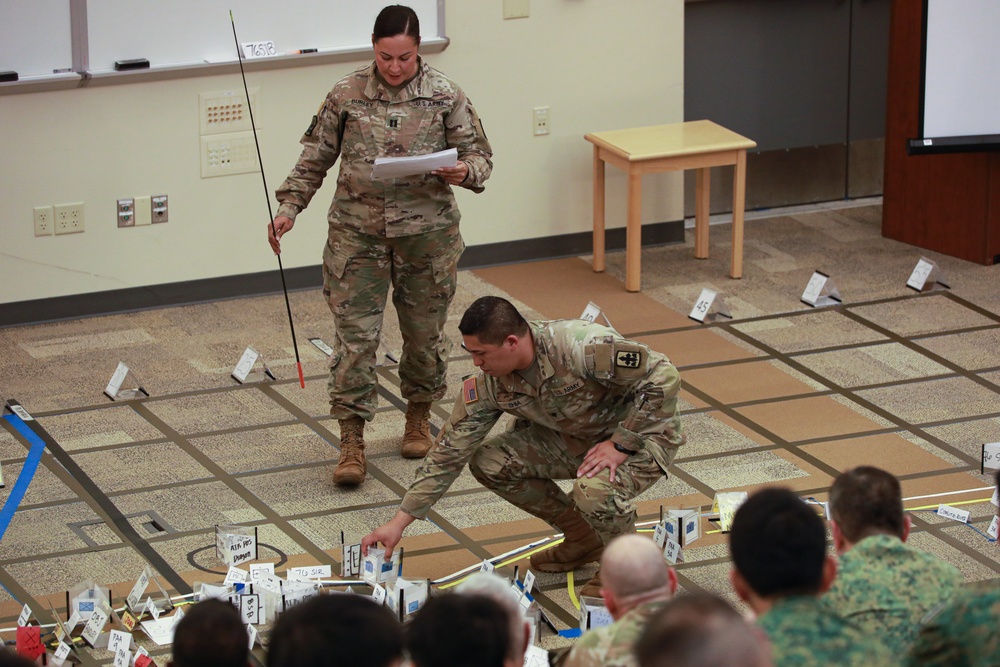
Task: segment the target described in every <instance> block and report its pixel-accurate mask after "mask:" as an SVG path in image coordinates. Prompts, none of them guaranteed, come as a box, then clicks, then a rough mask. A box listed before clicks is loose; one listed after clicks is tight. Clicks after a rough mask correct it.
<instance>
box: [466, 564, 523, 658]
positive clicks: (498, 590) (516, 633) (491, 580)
mask: <svg viewBox="0 0 1000 667" xmlns="http://www.w3.org/2000/svg"><path fill="white" fill-rule="evenodd" d="M455 592H456V593H458V594H459V595H482V596H484V597H488V598H490V599H492V600H493V601H494V602H496V603H498V604H499V605H500V606H501V607H503V610H504V611H505V612H506V613H507V619H508V624H509V626H510V630H509V632H510V647H509V648H508V650H507V658H508V659H510V660H513V661H514V663H515V664H517V665H520V664H522V663H523V662H524V652H525V651H526V650H527V649H528V642H529V641H531V622H530V621H529V620H528V619H526V618H525V617H524V611H523V610H522V609H521V604H520V598H519V596H518V595H517V593H515V592H514V589H512V588H511V587H510V583H508V582H507V580H506V579H504V578H503V577H501V576H499V575H497V574H492V573H489V574H488V573H486V572H476V573H475V574H473V575H472V576H470V577H469V578H468V579H466V580H465V581H463V582H462V583H461V584H459V585H458V586H456V587H455Z"/></svg>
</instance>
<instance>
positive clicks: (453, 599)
mask: <svg viewBox="0 0 1000 667" xmlns="http://www.w3.org/2000/svg"><path fill="white" fill-rule="evenodd" d="M510 630H511V626H510V618H509V616H508V615H507V612H505V611H504V609H503V607H501V606H500V603H499V602H497V601H495V600H493V599H492V598H489V597H486V596H485V595H476V594H471V593H470V594H461V593H445V594H443V595H438V596H435V597H432V598H430V599H429V600H428V601H427V602H426V603H425V604H424V606H423V607H421V608H420V610H419V611H418V612H417V615H416V616H414V617H413V620H412V621H410V622H409V624H408V625H407V626H406V650H407V653H409V655H410V660H411V661H412V662H413V667H521V663H520V662H517V661H516V659H515V658H512V657H511V655H510V646H511V640H510ZM357 664H359V665H363V664H364V663H357ZM269 667H270V666H269Z"/></svg>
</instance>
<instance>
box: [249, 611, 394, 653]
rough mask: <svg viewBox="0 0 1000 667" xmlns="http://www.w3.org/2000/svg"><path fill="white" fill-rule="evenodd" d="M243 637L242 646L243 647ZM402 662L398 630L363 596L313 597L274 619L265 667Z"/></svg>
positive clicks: (388, 617)
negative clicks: (266, 666)
mask: <svg viewBox="0 0 1000 667" xmlns="http://www.w3.org/2000/svg"><path fill="white" fill-rule="evenodd" d="M245 635H246V633H244V640H243V645H244V646H246V639H245ZM402 658H403V631H402V628H401V627H400V625H399V622H398V621H397V620H396V619H395V618H394V617H393V615H392V613H391V612H390V611H389V610H388V609H386V608H385V607H383V606H381V605H379V604H376V603H375V602H374V601H373V600H372V599H371V598H370V597H368V596H367V595H347V594H343V593H332V594H325V595H317V596H315V597H312V598H310V599H308V600H306V601H305V602H302V603H301V604H298V605H295V606H294V607H292V608H291V609H289V610H288V611H286V612H285V613H283V614H281V615H280V616H278V620H277V621H276V622H275V624H274V629H273V630H272V631H271V644H270V646H269V647H268V652H267V665H268V667H300V666H301V665H309V666H310V667H315V666H321V667H341V666H343V667H355V666H356V665H365V666H366V667H390V666H391V665H396V664H399V663H400V662H401V661H402Z"/></svg>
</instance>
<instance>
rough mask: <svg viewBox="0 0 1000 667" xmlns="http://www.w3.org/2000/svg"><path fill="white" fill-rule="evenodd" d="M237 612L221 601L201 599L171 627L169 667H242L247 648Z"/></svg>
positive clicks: (244, 633)
mask: <svg viewBox="0 0 1000 667" xmlns="http://www.w3.org/2000/svg"><path fill="white" fill-rule="evenodd" d="M248 641H249V640H248V639H247V631H246V628H244V627H243V620H242V619H241V618H240V612H238V611H236V608H235V607H233V605H231V604H228V603H226V602H223V601H222V600H214V599H209V600H202V601H201V602H198V603H197V604H195V605H193V606H191V607H190V608H188V609H187V611H186V612H185V613H184V618H182V619H181V620H180V621H178V622H177V627H176V628H175V629H174V646H173V659H172V660H171V661H170V662H169V663H168V664H170V665H173V667H246V665H247V661H248V660H249V657H250V648H249V644H248Z"/></svg>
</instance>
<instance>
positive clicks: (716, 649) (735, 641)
mask: <svg viewBox="0 0 1000 667" xmlns="http://www.w3.org/2000/svg"><path fill="white" fill-rule="evenodd" d="M635 659H636V663H637V664H638V665H639V667H771V654H770V647H769V646H768V644H767V638H766V637H765V636H764V635H763V634H762V633H760V632H759V630H758V629H757V628H754V627H753V626H752V625H750V624H749V623H748V622H747V621H746V620H745V619H744V618H743V617H742V616H740V614H739V612H737V611H736V610H735V609H733V607H732V606H731V605H730V604H729V603H728V602H726V601H725V600H723V599H722V598H720V597H718V596H716V595H713V594H711V593H689V594H686V595H681V596H678V597H676V598H674V599H673V600H671V601H670V603H669V604H667V605H666V607H664V608H663V609H662V610H661V611H659V612H658V613H656V614H655V615H653V617H652V618H650V619H649V622H648V623H647V624H646V629H645V630H643V633H642V635H640V637H639V641H638V642H637V643H636V646H635Z"/></svg>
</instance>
